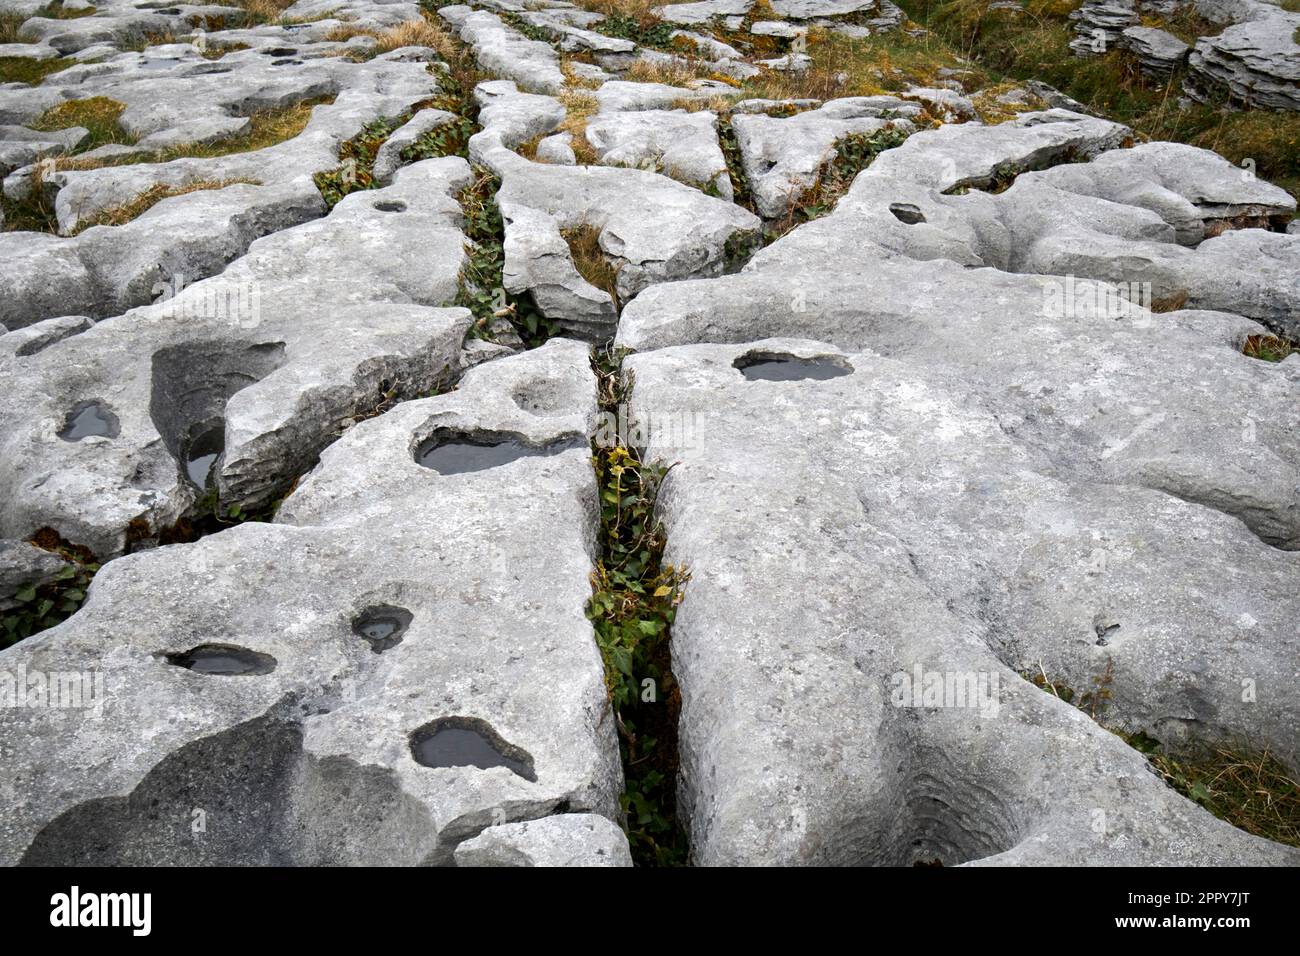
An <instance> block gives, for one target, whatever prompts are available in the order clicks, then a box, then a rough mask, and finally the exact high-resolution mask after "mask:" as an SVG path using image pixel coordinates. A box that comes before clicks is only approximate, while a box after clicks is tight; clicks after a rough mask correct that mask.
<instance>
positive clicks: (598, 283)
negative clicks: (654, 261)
mask: <svg viewBox="0 0 1300 956" xmlns="http://www.w3.org/2000/svg"><path fill="white" fill-rule="evenodd" d="M560 234H561V235H562V236H564V241H565V242H567V243H568V244H569V252H570V253H571V254H572V255H573V267H574V268H575V269H577V270H578V274H579V275H580V276H582V277H583V278H584V279H586V280H587V281H588V282H590V283H591V284H592V285H594V286H595V287H596V288H597V289H600V290H601V291H602V292H608V293H609V296H610V298H611V299H613V300H614V308H615V309H617V308H618V270H617V269H615V268H614V266H613V265H612V264H611V263H610V261H609V259H608V258H607V257H606V256H605V253H604V252H603V251H602V250H601V248H600V230H599V229H597V228H596V227H594V226H588V225H582V226H575V227H574V228H572V229H564V230H561V232H560Z"/></svg>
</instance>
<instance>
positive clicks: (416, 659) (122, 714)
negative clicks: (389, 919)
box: [0, 341, 622, 865]
mask: <svg viewBox="0 0 1300 956" xmlns="http://www.w3.org/2000/svg"><path fill="white" fill-rule="evenodd" d="M512 396H513V397H512ZM594 396H595V385H594V381H593V379H592V375H591V372H590V370H589V368H588V357H587V348H586V347H585V346H580V345H576V344H574V343H564V342H560V341H556V342H553V343H551V344H549V345H547V346H546V347H545V348H543V349H539V350H537V351H535V352H533V353H531V354H530V355H528V356H522V357H519V358H512V359H507V360H501V361H497V362H491V363H489V364H487V365H485V366H482V367H480V368H478V369H475V370H474V371H473V372H471V373H470V374H469V375H467V376H466V379H465V381H464V382H463V383H462V385H461V388H460V390H459V391H457V392H455V393H453V394H450V395H446V396H442V397H438V398H433V399H427V400H424V401H420V402H408V403H406V404H403V405H401V406H399V408H398V409H397V410H396V411H395V412H394V413H390V414H388V415H385V416H383V417H382V418H379V419H374V420H371V421H369V422H366V423H363V424H361V425H358V426H357V427H356V428H355V429H354V430H352V431H351V432H350V433H349V434H348V435H347V436H346V437H345V438H344V439H343V440H342V441H341V442H339V443H337V444H336V445H335V446H333V447H332V448H331V449H330V450H329V451H328V452H327V453H326V454H325V455H324V456H323V459H322V463H321V465H320V467H319V468H318V469H317V470H316V471H315V472H314V473H313V474H312V475H311V477H310V478H309V479H307V481H306V482H304V483H303V484H302V486H301V487H300V488H299V489H298V490H297V491H296V492H295V494H294V495H293V496H292V497H291V498H290V499H289V501H287V502H286V504H285V506H284V508H283V509H282V510H281V513H280V516H279V519H278V521H277V523H275V524H245V525H241V526H239V527H237V528H233V529H230V530H227V531H225V532H222V533H220V534H216V535H212V536H209V537H207V538H205V539H203V540H202V541H200V542H198V543H196V544H192V545H178V546H175V547H170V548H166V549H162V550H157V551H152V552H146V553H142V554H137V555H132V556H130V557H126V558H123V559H120V560H118V561H115V562H113V563H111V564H109V565H107V566H106V567H105V569H104V570H103V571H101V572H100V575H99V577H98V578H97V579H96V581H95V582H94V584H93V585H92V587H91V590H90V594H89V597H88V600H87V603H86V606H85V607H84V608H83V609H82V611H81V612H80V613H79V614H78V615H76V617H75V618H73V619H72V620H70V621H68V622H66V623H64V624H63V625H61V626H60V627H58V628H55V629H53V630H50V631H47V632H45V633H44V634H42V635H40V636H38V637H35V638H33V639H30V640H27V641H24V642H23V643H21V644H19V645H17V646H16V647H14V648H12V649H10V650H8V651H6V652H5V655H4V659H5V664H6V666H7V667H9V668H19V667H23V668H26V670H27V671H28V672H37V671H40V672H44V673H54V672H69V673H82V672H86V673H90V674H92V675H95V681H97V682H98V684H97V685H96V684H94V683H92V685H91V686H92V687H95V686H98V688H99V691H100V694H101V695H102V696H97V697H96V700H98V701H99V703H100V704H101V706H99V707H82V708H80V709H59V708H52V707H45V708H34V707H33V708H5V709H4V710H3V713H0V727H2V729H3V734H4V739H5V740H6V741H7V747H9V748H11V749H10V756H9V757H7V760H8V761H9V766H10V767H11V768H12V769H13V771H14V772H13V773H12V774H10V775H6V776H5V779H4V780H3V781H0V793H2V794H3V798H4V805H5V808H6V810H5V826H4V827H3V828H0V859H3V860H4V862H5V863H7V864H14V863H18V862H20V861H21V862H26V863H37V864H39V863H72V862H81V863H92V862H93V863H115V864H130V863H154V864H181V863H190V864H198V863H206V864H216V863H242V864H250V863H254V864H267V863H281V864H315V865H322V864H335V865H337V864H365V863H379V862H382V863H387V864H408V865H409V864H421V863H423V864H428V863H434V864H438V863H442V864H450V863H452V862H453V855H454V852H455V850H456V848H457V846H458V845H459V844H461V843H462V842H464V841H465V840H467V839H471V838H473V837H475V836H477V835H478V834H479V833H480V832H482V831H483V830H485V829H488V828H492V827H494V826H499V825H503V824H506V825H508V824H510V823H512V822H515V821H520V820H530V819H534V818H538V817H544V816H546V815H548V814H551V813H554V812H556V811H557V809H558V808H560V807H561V806H562V805H564V806H567V807H568V808H569V809H571V810H572V811H575V812H576V813H582V814H600V815H602V816H613V815H614V814H616V813H617V795H618V793H619V791H620V789H621V786H622V774H621V770H620V767H619V763H618V754H617V748H616V744H615V738H614V727H613V717H612V715H611V713H610V710H609V706H608V701H607V699H606V696H605V687H604V672H603V668H602V665H601V660H600V655H599V653H598V652H597V649H596V645H595V642H594V640H593V639H592V632H591V625H590V623H589V622H588V621H587V620H586V618H585V617H584V615H583V607H584V604H585V602H586V600H587V598H588V596H589V594H590V586H589V584H588V580H587V575H588V573H589V571H590V555H589V550H588V549H589V548H590V547H591V545H592V542H593V540H594V521H595V517H594V515H595V507H596V506H595V498H596V490H595V484H594V479H593V475H592V471H591V467H590V464H589V462H588V455H589V449H588V448H587V446H586V440H585V437H582V436H585V433H586V429H587V427H588V425H589V418H590V416H591V415H592V414H594V411H595V408H594ZM445 428H453V429H457V428H458V429H468V430H471V431H478V430H490V431H506V432H509V433H511V434H518V435H521V436H523V437H524V438H525V439H526V440H528V441H533V442H538V443H542V444H545V443H549V442H554V441H557V440H558V441H564V440H566V439H567V438H568V437H569V436H572V435H577V436H579V438H580V439H581V440H580V442H579V444H578V445H577V446H574V447H569V448H568V449H567V450H564V451H559V450H557V451H556V452H555V453H554V454H547V455H540V456H534V457H526V458H523V459H520V460H518V461H515V462H511V463H507V464H503V465H500V466H498V467H496V468H491V469H487V470H484V471H478V472H473V473H469V474H439V473H438V472H436V471H434V470H431V469H429V468H425V467H422V466H421V465H420V464H419V463H418V462H417V461H416V460H415V457H414V456H413V453H412V448H413V444H412V443H413V442H414V443H415V444H416V445H418V444H419V443H420V442H421V441H423V440H424V439H425V438H426V437H427V436H429V435H431V434H434V433H437V432H438V429H445ZM358 480H360V482H361V484H358ZM359 492H363V496H364V499H365V500H364V502H363V501H360V500H359V498H358V493H359ZM484 501H492V502H493V503H494V507H493V508H492V509H490V510H482V509H481V508H480V507H479V506H480V505H481V503H482V502H484ZM471 512H472V513H474V514H475V515H476V517H475V519H474V520H473V521H469V522H466V521H465V520H464V516H465V515H466V514H468V513H471ZM525 568H527V569H529V570H528V571H527V572H526V573H525V572H524V571H523V570H522V569H525ZM235 569H238V570H235ZM250 581H253V582H256V585H255V588H256V591H255V593H256V595H257V600H254V601H250V600H248V596H249V582H250ZM146 609H147V610H146ZM374 613H388V614H389V615H396V616H397V617H398V619H399V620H400V621H402V622H403V623H402V626H403V627H404V630H402V631H401V632H400V633H399V635H398V636H399V637H400V640H399V641H398V642H397V643H395V644H390V645H388V646H385V647H384V648H383V649H382V652H380V653H376V650H375V646H373V645H372V644H371V642H370V641H368V640H367V639H366V638H365V637H364V636H362V635H361V634H359V633H358V631H357V627H358V622H364V621H366V620H367V615H368V614H374ZM214 643H216V644H222V645H226V646H229V647H234V648H236V649H237V651H236V653H238V654H239V655H241V659H242V660H246V661H248V662H249V664H248V666H249V668H250V669H251V670H252V672H251V673H246V674H243V675H242V676H221V675H217V674H212V673H206V672H204V671H203V670H201V669H199V668H198V667H193V666H192V667H187V666H184V665H185V664H186V663H187V658H186V657H185V655H186V654H187V653H189V652H192V651H194V650H195V648H196V647H203V646H204V645H211V644H214ZM169 655H170V656H169ZM256 655H260V656H256ZM144 726H149V727H151V728H153V732H152V733H149V734H143V735H142V734H140V733H139V732H138V729H139V728H140V727H144ZM448 732H451V733H461V734H474V735H477V736H478V738H479V739H480V740H481V741H483V742H484V746H485V747H486V748H489V753H495V755H496V756H495V757H492V758H491V759H487V760H485V761H483V763H481V764H469V763H466V762H465V761H464V760H463V759H461V760H459V761H456V760H455V759H454V758H447V759H450V760H452V761H453V762H452V764H451V765H446V764H445V763H440V761H442V760H443V758H442V757H440V756H439V755H440V753H441V751H439V750H436V749H427V748H426V749H422V743H423V742H425V741H426V740H430V739H435V740H436V737H437V735H438V734H440V733H448ZM51 742H59V743H58V747H59V750H58V752H59V753H60V754H61V755H62V758H61V759H54V760H52V759H51V750H50V746H49V745H50V743H51ZM195 767H204V768H206V769H205V770H204V772H202V773H199V774H196V773H194V771H193V768H195ZM53 781H57V782H58V785H57V786H53V785H48V784H51V783H52V782H53ZM195 808H198V809H200V810H203V811H204V813H205V817H206V829H205V831H204V832H203V833H202V834H198V835H196V834H195V833H194V831H193V830H192V827H191V824H192V822H193V820H194V812H193V811H194V810H195ZM92 824H93V825H94V827H95V832H96V834H97V839H96V840H95V841H93V843H91V844H88V843H87V841H85V840H84V839H83V836H84V832H85V827H86V826H88V825H92ZM544 830H545V828H543V831H541V832H544ZM593 831H594V825H593ZM538 832H539V831H534V834H535V839H534V840H533V841H532V845H533V846H534V847H535V849H534V851H533V852H539V853H540V852H543V851H542V849H541V848H540V847H537V843H538V840H541V842H543V843H545V842H547V841H546V839H545V837H544V836H543V837H538V836H537V833H538ZM594 832H598V831H594ZM584 839H585V838H584ZM586 846H587V847H588V848H590V849H591V851H592V852H594V851H595V850H597V849H599V848H600V846H604V847H606V848H608V849H609V850H611V851H612V850H613V849H614V848H615V847H616V846H617V844H616V843H615V841H614V839H613V838H612V834H609V833H608V830H606V832H605V833H604V834H602V835H601V836H599V837H597V838H593V839H591V840H587V841H586ZM552 850H553V851H557V852H558V851H560V850H562V847H560V846H556V845H554V843H553V841H552Z"/></svg>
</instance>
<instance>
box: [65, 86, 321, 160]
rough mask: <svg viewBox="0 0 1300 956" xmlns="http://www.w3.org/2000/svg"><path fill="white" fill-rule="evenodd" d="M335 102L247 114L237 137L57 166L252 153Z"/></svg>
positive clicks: (294, 131) (311, 102)
mask: <svg viewBox="0 0 1300 956" xmlns="http://www.w3.org/2000/svg"><path fill="white" fill-rule="evenodd" d="M333 102H334V97H333V96H322V97H318V98H317V99H312V100H303V101H302V102H301V103H295V104H293V105H292V106H285V107H281V108H277V109H269V110H259V111H258V112H256V113H253V114H252V115H251V116H249V117H248V121H249V128H248V130H247V131H246V132H244V133H241V134H240V135H238V136H231V137H229V138H228V139H221V140H216V141H215V142H211V143H182V144H180V145H177V146H169V147H167V148H166V149H156V150H146V151H143V152H139V153H123V154H122V155H120V156H106V157H104V158H103V159H78V158H76V157H75V156H73V157H67V158H63V159H60V160H58V162H57V165H56V168H57V169H59V170H67V171H81V170H87V169H102V168H104V167H107V166H129V165H132V164H135V163H168V162H171V161H172V160H174V159H213V158H216V157H219V156H230V155H232V154H235V153H251V152H254V151H256V150H259V149H266V148H267V147H268V146H275V145H277V144H278V143H283V142H286V141H288V140H291V139H293V138H294V137H295V136H297V135H299V134H300V133H301V132H302V131H303V130H304V129H306V128H307V123H308V122H310V120H311V114H312V110H314V109H315V108H316V107H317V106H322V105H326V104H329V103H333Z"/></svg>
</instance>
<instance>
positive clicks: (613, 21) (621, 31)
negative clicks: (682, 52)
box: [595, 13, 677, 50]
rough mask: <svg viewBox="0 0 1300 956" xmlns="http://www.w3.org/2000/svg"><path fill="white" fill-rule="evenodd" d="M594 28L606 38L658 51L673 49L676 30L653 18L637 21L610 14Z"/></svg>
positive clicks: (625, 15)
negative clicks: (654, 48)
mask: <svg viewBox="0 0 1300 956" xmlns="http://www.w3.org/2000/svg"><path fill="white" fill-rule="evenodd" d="M595 28H596V30H598V31H599V32H601V33H603V34H605V36H607V37H614V38H615V39H618V40H631V41H632V42H633V43H635V44H636V45H637V46H648V47H656V48H658V49H660V50H669V49H673V33H674V32H676V30H677V27H675V26H674V25H673V24H671V23H668V22H666V21H664V20H659V19H657V18H655V17H645V18H641V19H638V18H637V17H632V16H628V15H627V14H624V13H614V14H610V15H609V16H607V17H606V18H605V19H604V20H602V21H601V22H600V23H598V24H596V27H595Z"/></svg>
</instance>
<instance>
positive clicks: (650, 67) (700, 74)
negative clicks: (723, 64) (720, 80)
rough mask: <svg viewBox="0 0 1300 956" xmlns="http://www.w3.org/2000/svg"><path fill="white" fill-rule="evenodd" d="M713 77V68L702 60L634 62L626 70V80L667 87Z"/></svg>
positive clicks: (684, 84) (687, 58) (683, 59)
mask: <svg viewBox="0 0 1300 956" xmlns="http://www.w3.org/2000/svg"><path fill="white" fill-rule="evenodd" d="M712 75H713V67H712V65H711V64H709V63H707V62H706V61H704V60H699V59H695V58H691V57H682V58H680V59H677V60H674V61H673V62H671V63H651V62H650V61H648V60H634V61H632V65H631V66H629V67H628V68H627V74H626V78H627V79H629V80H633V81H635V82H637V83H666V84H668V85H669V86H686V85H687V84H688V83H690V82H691V81H692V80H704V79H708V78H710V77H711V76H712Z"/></svg>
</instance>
